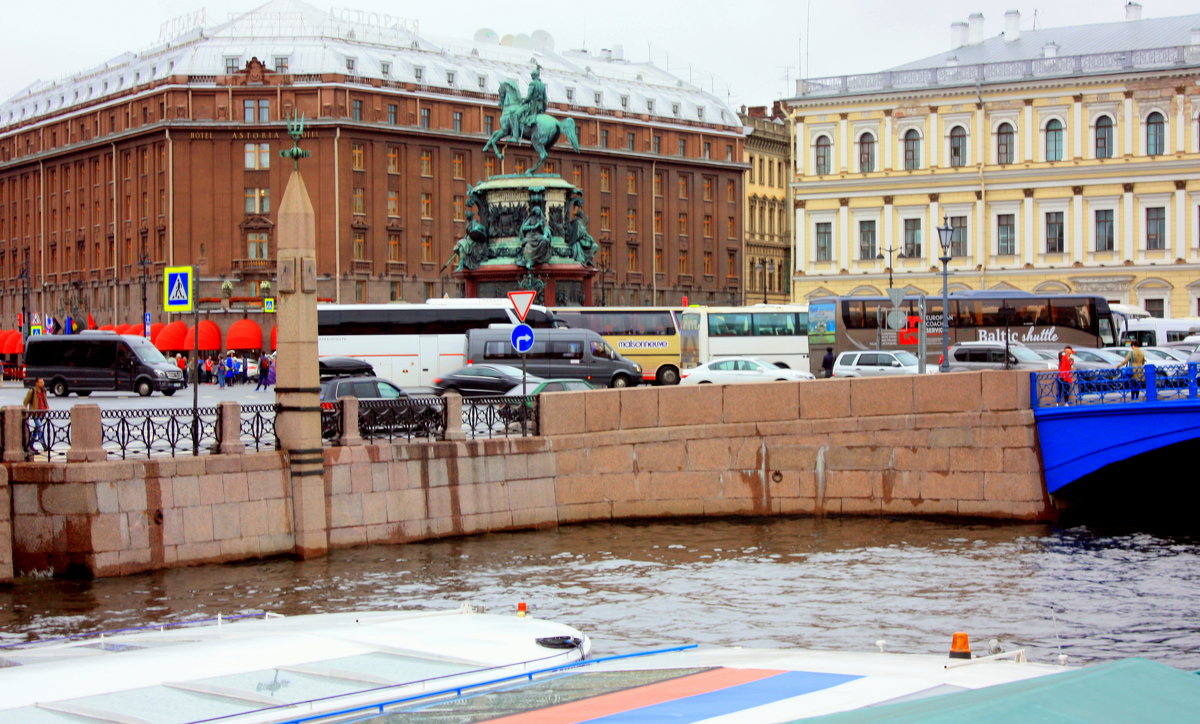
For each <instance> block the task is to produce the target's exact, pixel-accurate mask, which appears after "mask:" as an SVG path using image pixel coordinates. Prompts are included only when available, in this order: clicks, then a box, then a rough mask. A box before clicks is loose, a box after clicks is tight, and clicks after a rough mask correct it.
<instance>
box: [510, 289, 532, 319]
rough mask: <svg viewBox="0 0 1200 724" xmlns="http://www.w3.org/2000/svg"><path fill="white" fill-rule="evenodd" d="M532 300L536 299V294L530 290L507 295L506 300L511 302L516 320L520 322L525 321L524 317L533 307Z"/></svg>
mask: <svg viewBox="0 0 1200 724" xmlns="http://www.w3.org/2000/svg"><path fill="white" fill-rule="evenodd" d="M534 299H537V292H535V291H532V290H522V291H519V292H509V293H508V300H509V301H510V302H512V305H513V309H515V310H517V319H519V320H520V321H522V322H524V321H525V315H526V314H529V308H530V307H532V306H533V300H534Z"/></svg>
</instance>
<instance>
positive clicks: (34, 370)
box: [25, 331, 187, 397]
mask: <svg viewBox="0 0 1200 724" xmlns="http://www.w3.org/2000/svg"><path fill="white" fill-rule="evenodd" d="M25 373H26V375H25V386H26V387H33V385H34V383H35V382H36V381H37V380H38V379H39V378H41V379H44V380H45V381H46V388H47V389H48V390H50V391H51V392H53V393H54V394H55V395H56V396H58V397H66V396H67V395H69V394H71V393H72V392H74V393H75V394H77V395H79V396H80V397H87V396H88V395H90V394H92V392H94V391H112V392H127V391H131V392H136V393H137V394H139V395H141V396H142V397H148V396H150V395H151V394H152V393H153V392H154V391H155V390H157V391H159V392H161V393H163V394H164V395H166V396H167V397H170V396H171V395H173V394H175V391H176V390H182V389H183V388H185V387H187V382H186V381H185V380H184V378H183V370H181V369H179V366H178V365H176V364H175V363H174V362H172V361H170V360H168V359H167V358H165V357H163V355H162V352H159V351H158V350H157V349H156V348H155V347H154V345H153V344H151V343H150V340H148V339H146V338H145V337H139V336H137V335H132V334H124V335H122V334H117V333H116V332H107V331H105V332H101V331H87V332H82V333H80V334H70V335H53V334H49V335H41V334H38V335H34V336H32V337H30V338H29V339H28V340H27V341H26V342H25Z"/></svg>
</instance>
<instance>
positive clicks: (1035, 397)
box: [1029, 372, 1042, 410]
mask: <svg viewBox="0 0 1200 724" xmlns="http://www.w3.org/2000/svg"><path fill="white" fill-rule="evenodd" d="M1041 406H1042V405H1041V399H1040V395H1039V394H1038V373H1037V372H1030V373H1029V407H1030V409H1033V410H1036V409H1038V408H1039V407H1041Z"/></svg>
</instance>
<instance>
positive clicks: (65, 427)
mask: <svg viewBox="0 0 1200 724" xmlns="http://www.w3.org/2000/svg"><path fill="white" fill-rule="evenodd" d="M24 422H25V424H24V425H22V426H21V432H22V437H21V443H22V447H23V448H24V450H25V455H26V457H28V458H29V459H31V460H34V459H39V460H40V459H42V458H45V459H46V460H47V461H50V460H54V459H56V458H58V459H65V458H66V457H67V450H69V449H70V447H71V411H70V410H26V411H25V417H24Z"/></svg>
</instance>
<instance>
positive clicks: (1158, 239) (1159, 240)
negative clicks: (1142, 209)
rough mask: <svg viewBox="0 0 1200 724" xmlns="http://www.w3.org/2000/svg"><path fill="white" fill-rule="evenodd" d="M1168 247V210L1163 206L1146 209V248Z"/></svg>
mask: <svg viewBox="0 0 1200 724" xmlns="http://www.w3.org/2000/svg"><path fill="white" fill-rule="evenodd" d="M1166 248H1167V210H1166V209H1165V208H1163V207H1162V206H1151V207H1147V209H1146V249H1147V250H1148V251H1150V250H1154V249H1166Z"/></svg>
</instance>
